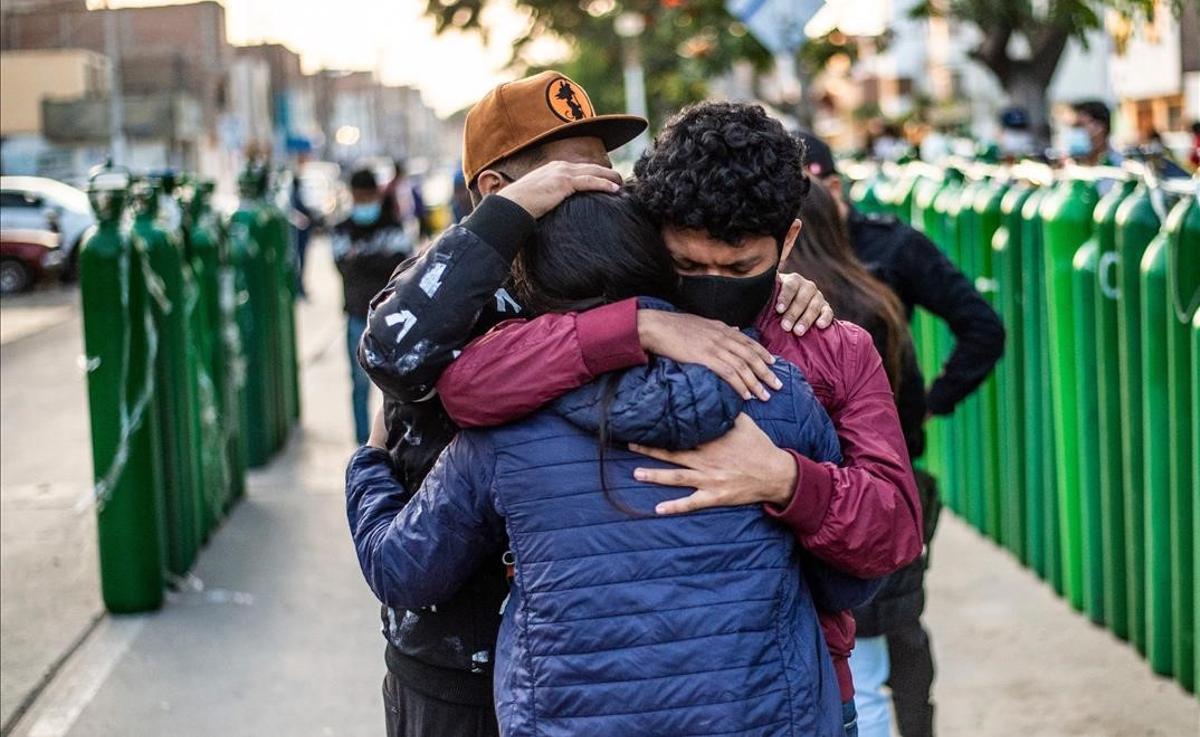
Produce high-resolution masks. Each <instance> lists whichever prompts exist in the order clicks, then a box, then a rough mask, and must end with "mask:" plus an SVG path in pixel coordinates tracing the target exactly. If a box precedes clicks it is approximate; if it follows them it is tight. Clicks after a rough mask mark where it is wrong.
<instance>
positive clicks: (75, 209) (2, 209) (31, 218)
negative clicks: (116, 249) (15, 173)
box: [0, 177, 96, 279]
mask: <svg viewBox="0 0 1200 737" xmlns="http://www.w3.org/2000/svg"><path fill="white" fill-rule="evenodd" d="M95 222H96V217H95V215H94V214H93V213H92V206H91V203H89V202H88V198H87V194H85V193H84V192H83V191H81V190H78V189H76V188H74V187H72V186H71V185H69V184H63V183H62V182H59V181H56V180H54V179H46V178H43V177H0V229H2V230H32V231H39V230H42V231H44V230H55V231H57V232H58V233H59V234H60V235H61V236H62V238H61V243H62V246H61V248H62V252H63V254H64V259H65V263H64V264H63V276H64V277H66V278H68V279H70V278H74V276H75V262H76V260H77V259H78V257H79V247H80V246H81V245H82V242H83V234H84V233H85V232H87V229H88V228H90V227H91V226H92V225H93V224H94V223H95Z"/></svg>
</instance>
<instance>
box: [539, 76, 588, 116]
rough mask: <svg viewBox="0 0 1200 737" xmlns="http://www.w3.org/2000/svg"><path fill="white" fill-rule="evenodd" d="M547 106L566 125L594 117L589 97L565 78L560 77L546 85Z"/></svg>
mask: <svg viewBox="0 0 1200 737" xmlns="http://www.w3.org/2000/svg"><path fill="white" fill-rule="evenodd" d="M546 104H547V105H549V106H550V111H551V112H552V113H554V114H555V116H557V117H558V119H559V120H562V121H563V122H565V123H573V122H575V121H576V120H583V119H584V118H590V117H592V115H594V113H593V112H592V103H591V101H590V100H588V98H587V95H586V94H584V93H583V92H581V91H580V90H579V88H577V87H576V86H575V85H574V84H573V83H572V82H571V80H569V79H566V78H564V77H558V78H556V79H554V80H552V81H551V82H550V84H548V85H546Z"/></svg>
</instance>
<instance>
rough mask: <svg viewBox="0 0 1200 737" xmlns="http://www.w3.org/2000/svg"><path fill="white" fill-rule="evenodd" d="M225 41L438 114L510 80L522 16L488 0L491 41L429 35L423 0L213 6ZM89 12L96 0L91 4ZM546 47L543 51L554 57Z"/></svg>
mask: <svg viewBox="0 0 1200 737" xmlns="http://www.w3.org/2000/svg"><path fill="white" fill-rule="evenodd" d="M186 1H187V0H112V6H113V7H123V6H135V5H166V4H176V3H179V2H186ZM220 2H221V4H222V5H224V6H225V24H226V31H227V33H228V36H229V41H230V42H231V43H235V44H239V45H240V44H252V43H259V42H277V43H284V44H286V45H287V46H288V47H290V48H291V49H292V50H293V51H295V52H297V53H299V54H300V55H301V57H302V61H303V64H304V69H305V71H307V72H312V71H315V70H316V69H319V68H321V67H331V68H339V69H374V70H376V71H378V73H379V75H380V78H381V79H382V81H384V82H385V83H388V84H407V85H412V86H415V87H418V88H419V89H420V90H421V93H422V96H423V98H424V99H425V102H426V103H427V104H429V105H431V106H432V107H433V108H434V109H435V110H436V111H437V112H438V114H439V115H448V114H450V113H452V112H454V111H455V110H458V109H459V108H462V107H465V106H467V105H470V104H471V103H473V102H475V101H476V100H478V99H479V98H480V97H481V96H483V94H484V93H485V92H487V91H488V90H489V89H490V88H491V87H493V86H495V85H496V84H498V83H500V82H503V81H506V80H507V79H510V78H511V77H512V76H513V75H512V74H511V73H509V72H505V71H504V70H503V66H504V64H505V62H507V61H508V57H509V55H510V54H511V49H512V41H513V39H514V38H516V37H517V36H518V35H520V33H521V32H522V31H523V30H524V28H525V23H526V20H525V17H524V16H523V15H521V14H520V13H519V12H518V11H517V10H515V8H514V6H513V5H512V3H511V2H508V1H507V0H504V1H503V2H493V3H492V5H493V6H494V7H491V8H489V9H488V11H487V12H485V14H484V19H485V22H486V24H487V26H488V29H489V32H490V37H489V44H488V45H486V46H485V45H484V43H483V42H482V40H481V39H480V38H479V36H478V35H477V34H459V33H446V34H443V35H441V36H436V35H434V32H433V20H432V19H429V18H426V17H425V16H424V15H423V13H422V9H423V7H424V0H220ZM91 4H92V5H93V6H99V5H102V4H103V0H93V1H92V3H91ZM557 51H558V47H556V46H555V44H554V43H553V42H550V43H547V44H544V45H543V46H542V53H543V54H546V55H550V58H553V55H554V54H555V53H556V52H557Z"/></svg>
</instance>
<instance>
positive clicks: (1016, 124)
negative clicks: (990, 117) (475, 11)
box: [997, 105, 1034, 164]
mask: <svg viewBox="0 0 1200 737" xmlns="http://www.w3.org/2000/svg"><path fill="white" fill-rule="evenodd" d="M997 122H998V123H999V124H1000V135H999V137H998V138H999V140H998V141H997V144H998V147H999V153H1000V158H1001V160H1002V161H1004V162H1006V163H1009V164H1011V163H1013V162H1015V161H1020V160H1021V159H1025V158H1028V157H1030V156H1033V153H1034V141H1033V131H1032V130H1030V127H1029V113H1028V112H1026V111H1025V108H1023V107H1020V106H1018V105H1012V106H1010V107H1006V108H1004V109H1003V110H1001V111H1000V115H999V116H998V119H997Z"/></svg>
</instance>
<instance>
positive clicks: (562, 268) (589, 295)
mask: <svg viewBox="0 0 1200 737" xmlns="http://www.w3.org/2000/svg"><path fill="white" fill-rule="evenodd" d="M513 275H514V286H515V288H516V294H517V299H518V300H519V301H520V302H521V304H522V305H523V306H524V307H525V308H526V310H527V311H529V312H530V313H532V314H534V315H540V314H543V313H546V312H575V311H579V310H585V309H589V308H591V307H597V306H599V305H604V304H611V303H613V302H620V301H621V300H623V299H628V298H629V297H660V298H662V299H666V300H668V301H669V300H671V299H673V298H674V296H675V289H676V287H677V285H678V284H679V277H678V276H677V275H676V273H675V268H674V265H673V264H672V263H671V257H670V255H669V254H668V253H667V248H666V246H665V245H663V242H662V236H661V235H660V233H659V231H658V228H657V227H656V226H655V225H654V224H653V223H652V222H650V220H649V218H647V217H646V215H645V214H643V213H642V211H641V210H640V209H639V208H638V206H637V205H636V204H635V203H634V201H633V199H632V198H631V197H630V196H629V195H628V194H627V193H626V192H624V191H621V192H618V193H616V194H606V193H600V192H589V193H584V194H577V195H573V196H571V197H568V198H567V199H566V200H564V201H563V203H562V204H561V205H559V206H558V207H556V208H554V209H553V210H551V211H550V212H549V213H547V214H546V215H545V216H544V217H542V219H541V220H539V221H538V226H537V230H536V231H535V234H534V237H533V238H532V239H531V241H530V242H529V243H528V244H526V246H525V247H524V248H522V249H521V252H520V253H519V254H518V256H517V259H516V262H515V263H514V264H513Z"/></svg>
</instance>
